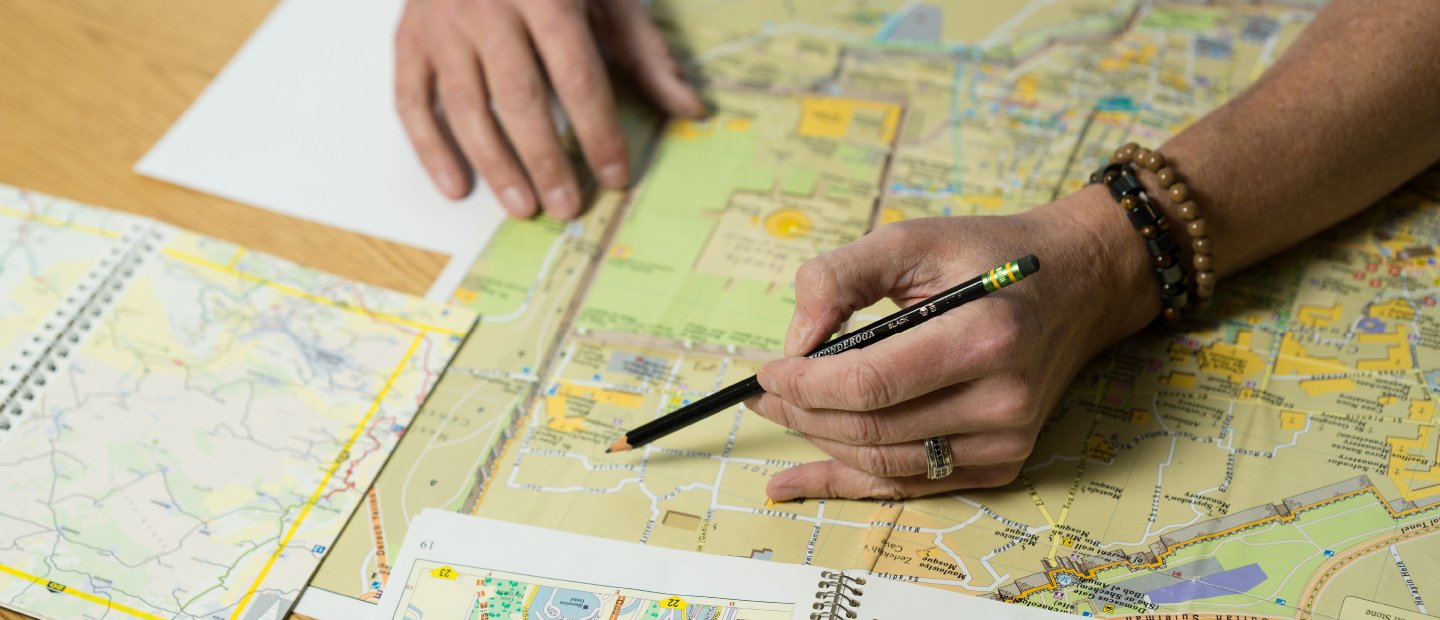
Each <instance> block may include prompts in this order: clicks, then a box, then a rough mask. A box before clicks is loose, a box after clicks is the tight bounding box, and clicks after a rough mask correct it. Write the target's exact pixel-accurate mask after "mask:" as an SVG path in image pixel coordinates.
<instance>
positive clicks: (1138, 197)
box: [1090, 162, 1190, 321]
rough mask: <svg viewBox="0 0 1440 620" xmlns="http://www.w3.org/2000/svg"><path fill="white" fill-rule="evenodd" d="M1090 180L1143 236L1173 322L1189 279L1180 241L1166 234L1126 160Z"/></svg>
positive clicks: (1181, 307) (1163, 304)
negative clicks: (1104, 189) (1103, 189)
mask: <svg viewBox="0 0 1440 620" xmlns="http://www.w3.org/2000/svg"><path fill="white" fill-rule="evenodd" d="M1090 182H1091V183H1101V182H1103V183H1105V185H1106V187H1108V188H1109V189H1110V196H1111V197H1113V198H1115V200H1116V201H1117V202H1119V203H1120V207H1121V208H1123V209H1125V215H1126V216H1127V217H1128V218H1129V219H1130V224H1131V225H1132V226H1134V227H1135V230H1137V231H1139V232H1140V236H1141V237H1143V238H1144V239H1145V249H1146V250H1148V251H1149V252H1150V257H1151V259H1152V260H1153V261H1154V266H1155V280H1156V281H1157V282H1159V283H1160V307H1161V308H1163V310H1161V313H1162V314H1163V315H1164V316H1165V318H1166V319H1167V320H1170V321H1176V320H1179V318H1180V316H1181V315H1182V314H1183V313H1184V310H1185V307H1186V306H1187V305H1189V303H1190V292H1189V289H1190V282H1189V278H1187V277H1186V276H1185V272H1184V270H1182V269H1181V268H1180V256H1179V254H1180V244H1178V243H1175V239H1174V238H1172V237H1171V236H1170V222H1169V220H1167V219H1165V216H1164V215H1162V214H1161V213H1160V211H1159V210H1158V209H1156V208H1155V205H1154V204H1153V203H1151V202H1150V197H1149V196H1147V195H1145V188H1143V187H1141V186H1140V180H1139V179H1138V178H1136V176H1135V169H1134V168H1132V167H1131V166H1130V164H1128V163H1118V162H1117V163H1112V164H1110V165H1108V166H1105V167H1104V168H1101V169H1100V170H1097V171H1095V173H1094V174H1092V175H1090Z"/></svg>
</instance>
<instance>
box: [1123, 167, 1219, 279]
mask: <svg viewBox="0 0 1440 620" xmlns="http://www.w3.org/2000/svg"><path fill="white" fill-rule="evenodd" d="M1110 162H1111V163H1118V164H1125V163H1132V162H1133V163H1134V164H1135V165H1138V166H1141V167H1144V168H1145V169H1146V170H1149V171H1151V172H1153V173H1155V177H1156V180H1157V181H1159V184H1160V189H1163V190H1166V193H1167V194H1168V195H1169V198H1170V202H1172V203H1174V204H1175V205H1176V211H1177V215H1179V216H1180V219H1181V220H1184V222H1185V230H1186V232H1188V233H1190V249H1191V250H1192V251H1193V252H1194V256H1193V257H1192V258H1191V263H1192V264H1193V265H1194V266H1195V278H1194V280H1195V289H1194V292H1195V301H1196V303H1197V304H1199V303H1204V302H1206V301H1209V300H1210V298H1212V297H1214V296H1215V269H1214V264H1215V261H1214V259H1213V258H1212V257H1211V255H1210V249H1211V243H1210V237H1209V231H1207V230H1206V225H1205V219H1204V218H1202V217H1200V208H1199V206H1197V205H1196V204H1195V200H1194V198H1193V197H1192V196H1191V195H1190V187H1189V186H1187V185H1185V183H1184V182H1183V181H1182V180H1181V179H1180V174H1179V173H1177V172H1176V171H1175V169H1174V168H1171V167H1169V166H1167V165H1165V156H1164V155H1161V154H1160V151H1152V150H1150V149H1147V148H1144V147H1142V146H1140V145H1138V144H1136V143H1134V142H1130V143H1128V144H1126V145H1125V146H1122V147H1120V148H1119V150H1116V151H1115V154H1114V155H1113V156H1112V157H1111V158H1110Z"/></svg>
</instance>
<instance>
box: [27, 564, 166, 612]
mask: <svg viewBox="0 0 1440 620" xmlns="http://www.w3.org/2000/svg"><path fill="white" fill-rule="evenodd" d="M0 573H6V574H9V575H14V576H16V577H19V578H21V579H24V580H25V581H30V582H33V583H35V584H36V585H41V586H45V587H46V588H51V586H52V585H53V586H55V587H57V588H59V592H60V593H61V594H69V595H70V596H73V597H76V598H79V599H82V600H86V601H90V602H91V603H95V604H96V605H101V606H103V607H107V608H109V609H113V610H115V611H119V612H124V613H127V614H130V615H132V616H135V617H136V618H146V619H147V620H165V618H164V616H157V615H155V614H152V613H150V612H148V611H140V610H138V609H135V608H134V607H129V606H127V605H122V604H120V603H117V602H115V601H112V600H110V599H107V598H104V597H100V596H95V595H94V594H91V593H89V592H85V591H83V590H76V589H74V588H71V587H70V586H67V585H65V584H62V583H55V582H53V581H50V580H49V579H46V578H44V577H37V576H35V575H31V574H30V573H27V572H25V571H23V570H20V569H18V568H15V567H12V566H6V565H4V564H0ZM52 591H53V588H52Z"/></svg>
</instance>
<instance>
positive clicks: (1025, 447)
mask: <svg viewBox="0 0 1440 620" xmlns="http://www.w3.org/2000/svg"><path fill="white" fill-rule="evenodd" d="M991 449H992V450H993V451H994V459H995V460H996V461H998V462H1001V463H1015V462H1021V461H1024V460H1025V459H1028V458H1030V453H1031V452H1033V451H1034V450H1035V443H1034V442H1033V441H1031V440H1030V438H1029V437H1028V436H1026V435H1023V434H1020V433H1006V434H1004V435H1002V436H1000V437H996V438H994V439H993V442H992V443H991ZM1007 482H1008V480H1007Z"/></svg>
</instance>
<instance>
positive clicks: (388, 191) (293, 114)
mask: <svg viewBox="0 0 1440 620" xmlns="http://www.w3.org/2000/svg"><path fill="white" fill-rule="evenodd" d="M403 5H404V2H403V0H367V1H365V2H354V1H352V0H282V1H281V2H280V4H279V5H278V6H276V7H275V10H274V11H273V12H272V13H271V14H270V16H269V17H268V18H266V20H265V23H263V24H262V25H261V26H260V28H259V29H257V30H256V31H255V34H254V35H252V36H251V37H250V40H249V41H246V43H245V45H244V46H243V47H242V48H241V49H240V51H239V52H237V53H236V54H235V57H234V58H232V59H231V60H230V63H229V64H228V65H226V67H225V69H224V71H222V72H221V73H220V75H219V76H217V77H216V78H215V81H214V82H212V83H211V84H210V86H209V87H208V88H206V90H205V92H204V93H203V94H202V95H201V96H200V98H199V99H197V100H196V101H195V103H194V104H193V105H191V106H190V109H189V110H187V111H186V112H185V114H184V115H183V116H181V117H180V120H179V121H177V122H176V123H175V125H174V126H173V127H171V128H170V131H169V132H168V133H166V134H165V136H164V137H163V138H161V140H160V141H159V142H158V143H156V145H155V146H154V147H153V148H152V149H151V150H150V152H149V153H147V154H146V155H145V157H144V158H143V159H141V160H140V162H139V163H138V164H137V165H136V171H137V172H139V173H140V174H143V175H146V176H150V177H154V178H157V179H161V180H164V181H169V182H171V183H175V184H177V185H183V186H186V187H190V188H192V189H197V190H200V191H203V192H207V193H211V194H217V195H220V196H224V197H226V198H230V199H232V200H236V201H239V202H243V203H247V204H252V205H255V206H258V207H262V208H265V209H270V210H272V211H278V212H280V213H284V214H287V215H292V216H296V217H300V218H303V219H307V220H312V221H316V222H320V223H323V224H326V225H330V226H334V227H337V228H343V229H347V230H352V231H355V232H359V233H363V234H366V235H370V236H373V237H378V238H381V239H387V240H390V241H395V242H398V243H403V244H406V245H411V246H415V247H419V248H424V249H426V250H431V251H435V252H439V253H443V254H446V255H448V256H449V257H450V261H449V263H448V264H447V265H446V267H445V269H444V270H443V272H442V273H441V274H440V277H439V278H437V279H436V281H435V283H434V285H433V286H432V287H431V288H430V292H429V294H428V295H427V297H429V298H431V299H434V300H439V301H446V300H448V299H449V297H450V295H451V294H452V293H453V292H454V290H455V288H456V287H457V286H458V285H459V283H460V280H461V279H462V278H463V277H464V276H465V273H466V271H467V270H468V269H469V268H470V265H471V264H472V263H473V262H474V260H475V258H476V257H477V256H478V255H479V253H480V250H481V249H483V248H484V247H485V244H486V243H488V242H489V240H490V237H491V236H492V235H493V234H494V232H495V229H496V228H498V227H499V225H500V223H501V222H502V221H503V220H504V212H503V211H501V209H500V208H499V206H498V203H497V201H496V200H495V197H494V195H493V194H492V193H491V192H490V191H489V189H488V188H486V187H483V186H482V187H480V188H479V189H477V191H476V192H475V193H474V194H472V195H471V196H470V197H469V198H466V199H465V200H462V201H460V202H452V201H450V200H448V199H446V198H445V197H444V196H442V195H441V194H440V193H439V191H438V190H436V189H435V188H434V187H433V186H432V185H431V183H430V180H429V177H428V176H427V175H426V174H425V170H424V168H422V167H421V166H420V163H419V160H418V159H416V157H415V154H414V153H413V152H412V150H411V148H410V143H409V141H408V140H407V139H406V137H405V131H404V129H403V127H402V126H401V124H400V120H399V118H398V117H397V116H396V114H395V112H394V104H393V92H394V89H393V88H392V85H391V80H392V76H393V75H394V67H393V64H394V49H393V39H394V32H395V26H396V24H397V23H398V21H399V18H400V11H401V9H402V8H403Z"/></svg>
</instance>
